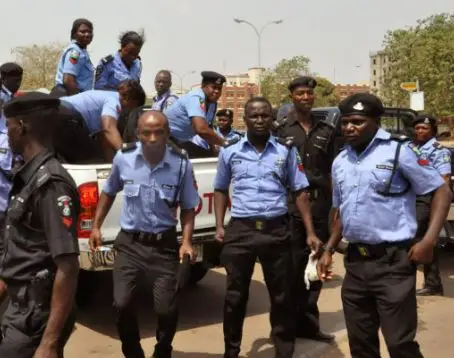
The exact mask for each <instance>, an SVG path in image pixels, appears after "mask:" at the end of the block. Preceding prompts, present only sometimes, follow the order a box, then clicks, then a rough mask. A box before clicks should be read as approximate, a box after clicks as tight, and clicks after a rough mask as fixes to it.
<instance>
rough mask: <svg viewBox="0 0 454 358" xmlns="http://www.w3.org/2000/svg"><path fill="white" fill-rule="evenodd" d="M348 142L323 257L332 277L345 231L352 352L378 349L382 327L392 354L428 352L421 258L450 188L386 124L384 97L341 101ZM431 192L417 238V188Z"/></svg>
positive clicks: (428, 256) (345, 299)
mask: <svg viewBox="0 0 454 358" xmlns="http://www.w3.org/2000/svg"><path fill="white" fill-rule="evenodd" d="M339 109H340V112H341V115H342V118H341V130H342V133H343V136H344V138H345V141H346V145H345V149H344V150H343V151H341V152H340V154H339V155H338V156H337V157H336V159H335V160H334V162H333V166H332V183H333V207H334V208H336V209H337V210H338V212H337V214H339V215H337V214H336V215H335V218H336V219H335V224H334V227H333V230H332V233H331V236H330V239H329V241H328V243H327V244H326V245H325V246H324V250H323V251H324V252H323V254H322V256H321V258H320V259H319V265H318V269H319V275H320V277H321V278H322V279H323V280H325V279H327V278H329V277H330V266H331V264H332V255H333V253H334V250H335V248H336V246H337V245H338V243H339V242H340V240H341V238H342V236H343V237H344V238H345V239H346V240H347V241H348V242H349V245H348V249H347V253H346V257H345V261H344V262H345V269H346V274H345V277H344V281H343V284H342V304H343V310H344V315H345V322H346V326H347V332H348V340H349V345H350V352H351V356H352V358H363V357H380V348H379V347H380V344H379V336H378V331H379V328H381V331H382V333H383V336H384V337H385V341H386V344H387V347H388V351H389V355H390V357H392V358H400V357H412V358H418V357H423V356H422V354H421V351H420V348H419V345H418V343H417V342H416V340H415V336H416V330H417V325H418V323H417V322H418V320H417V303H416V295H415V286H416V264H417V263H428V262H430V261H431V260H432V254H433V248H434V247H435V245H436V244H437V241H438V235H439V233H440V230H441V228H442V227H443V223H444V221H445V219H446V216H447V214H448V210H449V206H450V204H451V199H452V193H451V190H450V188H449V187H448V185H447V184H446V183H445V182H443V179H442V178H441V177H440V174H439V173H438V172H437V171H436V170H435V169H434V168H432V167H431V166H429V165H422V163H420V162H419V159H418V158H417V157H416V155H415V154H414V153H413V152H412V151H411V150H410V148H409V147H408V145H407V138H406V137H405V136H393V135H391V134H390V133H389V132H386V131H385V130H383V129H381V128H380V117H381V116H382V115H383V113H384V108H383V104H382V102H381V101H380V99H379V98H377V97H376V96H374V95H372V94H369V93H358V94H355V95H352V96H350V97H348V98H346V99H344V100H343V101H342V102H341V103H340V104H339ZM431 192H433V193H434V194H433V200H432V213H431V214H432V215H431V220H430V224H429V228H428V230H427V231H426V233H425V235H424V238H423V239H422V240H421V241H419V242H417V243H415V242H414V240H413V238H414V237H415V234H416V228H417V225H416V210H415V207H416V195H425V194H428V193H431Z"/></svg>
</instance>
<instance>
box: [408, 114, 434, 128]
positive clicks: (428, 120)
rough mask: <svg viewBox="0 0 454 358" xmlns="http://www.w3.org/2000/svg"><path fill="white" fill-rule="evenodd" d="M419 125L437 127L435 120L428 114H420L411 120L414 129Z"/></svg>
mask: <svg viewBox="0 0 454 358" xmlns="http://www.w3.org/2000/svg"><path fill="white" fill-rule="evenodd" d="M420 123H424V124H429V125H430V126H431V127H432V128H435V127H436V126H437V119H436V118H435V117H433V116H431V115H428V114H420V115H418V116H417V117H416V118H415V119H413V121H412V124H413V127H414V126H416V125H417V124H420Z"/></svg>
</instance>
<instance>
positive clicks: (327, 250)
mask: <svg viewBox="0 0 454 358" xmlns="http://www.w3.org/2000/svg"><path fill="white" fill-rule="evenodd" d="M322 250H323V251H324V252H328V253H329V254H331V255H333V254H334V253H335V252H336V249H335V248H334V247H330V246H328V245H323V247H322Z"/></svg>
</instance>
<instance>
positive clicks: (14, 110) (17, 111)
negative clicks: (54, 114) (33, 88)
mask: <svg viewBox="0 0 454 358" xmlns="http://www.w3.org/2000/svg"><path fill="white" fill-rule="evenodd" d="M59 106H60V100H59V99H58V98H55V97H52V96H50V95H48V94H45V93H41V92H28V93H26V94H24V95H23V96H20V97H16V98H14V99H12V100H11V101H9V102H8V103H6V104H5V105H4V106H3V112H4V113H5V116H6V117H17V116H22V115H24V114H30V113H33V112H39V111H42V110H46V109H58V107H59Z"/></svg>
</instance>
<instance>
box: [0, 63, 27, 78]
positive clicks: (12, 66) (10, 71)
mask: <svg viewBox="0 0 454 358" xmlns="http://www.w3.org/2000/svg"><path fill="white" fill-rule="evenodd" d="M23 72H24V70H23V69H22V67H21V66H20V65H18V64H17V63H15V62H6V63H4V64H3V65H1V66H0V73H2V74H4V75H19V76H21V75H22V73H23Z"/></svg>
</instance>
